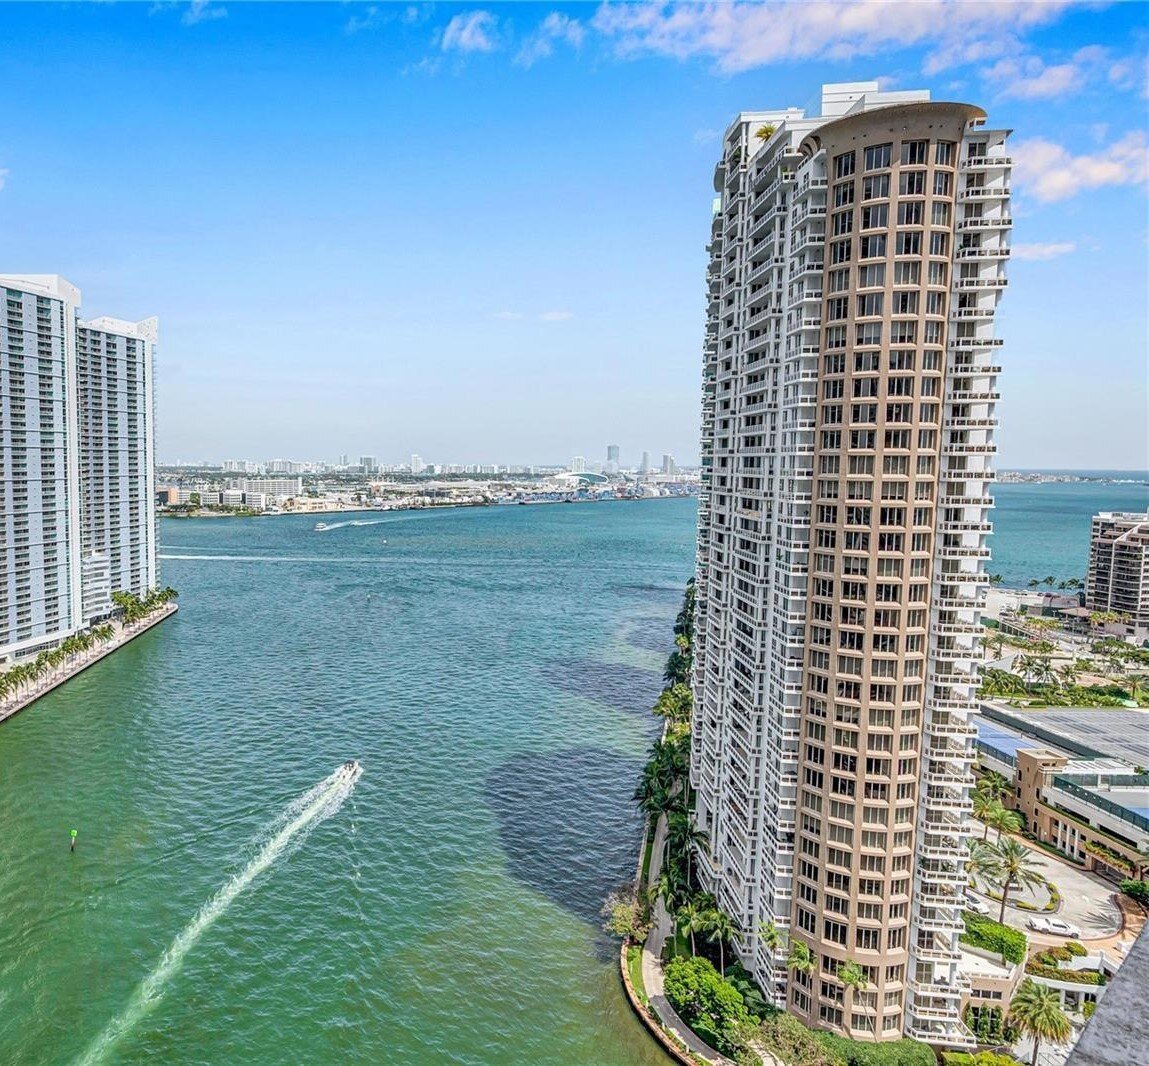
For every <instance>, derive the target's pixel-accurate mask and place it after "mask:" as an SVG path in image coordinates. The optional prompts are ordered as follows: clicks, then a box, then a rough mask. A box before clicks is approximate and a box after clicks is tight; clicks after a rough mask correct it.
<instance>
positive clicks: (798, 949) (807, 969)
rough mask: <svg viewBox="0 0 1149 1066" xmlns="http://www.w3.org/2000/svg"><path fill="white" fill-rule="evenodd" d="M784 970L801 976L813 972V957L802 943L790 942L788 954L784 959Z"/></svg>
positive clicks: (798, 941)
mask: <svg viewBox="0 0 1149 1066" xmlns="http://www.w3.org/2000/svg"><path fill="white" fill-rule="evenodd" d="M786 969H787V970H793V971H794V972H795V973H801V974H812V973H813V972H814V955H813V953H812V952H811V951H810V948H809V947H808V946H807V945H806V944H805V943H804V942H803V941H801V940H791V941H790V954H789V955H788V956H787V957H786Z"/></svg>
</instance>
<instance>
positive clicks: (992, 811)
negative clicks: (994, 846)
mask: <svg viewBox="0 0 1149 1066" xmlns="http://www.w3.org/2000/svg"><path fill="white" fill-rule="evenodd" d="M1008 792H1009V782H1008V781H1007V780H1006V779H1005V777H1004V776H1003V775H1001V774H999V773H998V772H997V771H996V770H988V771H986V772H985V773H984V774H982V777H981V780H980V781H979V782H978V784H977V788H975V789H974V790H973V816H974V817H975V818H977V819H978V820H979V821H981V822H984V823H985V829H984V831H983V832H982V835H981V839H982V841H987V840H988V839H989V831H990V829H991V828H993V829H996V830H997V831H998V833H999V834H1000V833H1019V832H1021V828H1022V821H1021V815H1020V814H1018V812H1017V811H1011V810H1010V809H1009V808H1008V807H1007V806H1006V805H1005V804H1004V803H1003V802H1002V800H1003V797H1004V796H1005V795H1006V793H1008Z"/></svg>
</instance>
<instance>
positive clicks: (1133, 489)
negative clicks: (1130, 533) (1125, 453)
mask: <svg viewBox="0 0 1149 1066" xmlns="http://www.w3.org/2000/svg"><path fill="white" fill-rule="evenodd" d="M1097 473H1101V472H1100V471H1098V472H1097ZM1113 477H1115V478H1135V479H1137V480H1139V481H1140V483H1136V482H1135V481H1121V482H1114V483H1108V482H1099V481H1097V482H1095V481H1074V482H1046V483H1044V484H1029V483H1025V482H1015V483H1008V484H1007V483H1002V484H998V485H994V486H993V488H992V490H991V491H992V495H993V498H994V502H995V505H996V506H995V507H994V510H993V512H992V513H991V515H990V519H991V521H992V522H993V534H992V535H991V536H990V539H989V548H990V552H991V553H992V559H991V562H990V563H989V566H988V569H989V571H990V572H991V573H997V574H1001V575H1002V578H1003V579H1004V584H1005V585H1006V587H1011V588H1022V587H1024V586H1025V585H1026V583H1027V582H1029V581H1031V580H1033V579H1034V578H1036V579H1037V580H1038V581H1041V580H1043V579H1044V578H1045V577H1047V576H1049V575H1052V576H1053V577H1055V578H1056V579H1057V580H1058V581H1064V580H1065V579H1066V578H1071V577H1080V578H1084V577H1085V571H1086V567H1087V564H1088V562H1089V528H1090V523H1091V521H1092V519H1093V516H1094V515H1095V514H1097V513H1099V512H1101V511H1140V512H1145V511H1146V510H1149V487H1147V486H1146V484H1145V482H1146V481H1147V480H1149V476H1147V475H1146V474H1145V473H1144V472H1141V473H1140V474H1129V473H1114V474H1113Z"/></svg>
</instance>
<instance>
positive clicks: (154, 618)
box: [0, 603, 179, 723]
mask: <svg viewBox="0 0 1149 1066" xmlns="http://www.w3.org/2000/svg"><path fill="white" fill-rule="evenodd" d="M178 610H179V605H178V604H175V603H165V604H164V605H163V606H162V607H159V608H157V609H156V610H155V611H154V612H153V613H152V614H150V615H148V616H147V617H146V618H142V619H140V621H138V622H134V623H132V625H130V626H123V627H121V628H119V629H117V630H116V635H115V637H114V638H113V639H112V641H111V642H110V643H109V644H108V645H107V646H105V647H103V648H100V649H99V650H98V651H94V652H93V654H92V655H91V656H90V657H89V658H84V659H78V660H77V661H76V662H73V663H69V664H68V665H67V666H66V667H61V668H60V670H59V672H58V673H55V674H53V676H51V677H47V678H44V679H43V680H42V681H40V682H38V683H37V684H36V685H34V686H33V687H32V689H31V690H29V691H28V692H25V693H22V694H21V695H19V696H13V697H12V698H11V699H10V700H5V701H3V702H0V723H3V722H6V721H7V720H8V719H9V718H11V717H12V716H13V715H16V714H19V713H20V712H21V711H22V710H24V708H25V707H28V706H30V705H31V704H33V703H35V702H36V701H37V700H38V699H40V697H41V696H46V695H47V694H48V693H49V692H51V691H52V690H53V689H57V688H59V687H60V686H61V685H62V684H64V683H65V682H66V681H70V680H71V679H72V678H73V677H75V676H76V675H77V674H79V673H82V672H83V671H84V670H87V669H88V667H89V666H92V665H93V664H94V663H98V662H99V661H100V660H101V659H104V658H106V657H107V656H109V655H112V654H114V653H115V652H117V651H119V649H120V648H122V647H123V646H124V645H125V644H128V643H130V642H131V641H133V640H135V639H136V637H138V636H139V635H140V634H141V633H146V632H147V631H148V630H149V629H151V628H152V627H153V626H157V625H159V624H160V623H161V622H162V621H164V620H165V619H167V618H170V617H171V616H172V615H173V614H175V613H176V611H178Z"/></svg>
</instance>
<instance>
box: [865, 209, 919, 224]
mask: <svg viewBox="0 0 1149 1066" xmlns="http://www.w3.org/2000/svg"><path fill="white" fill-rule="evenodd" d="M918 206H921V205H918ZM889 221H890V208H889V206H888V205H887V204H876V205H874V206H873V207H863V208H862V229H884V228H885V227H886V226H887V225H888V224H889Z"/></svg>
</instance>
